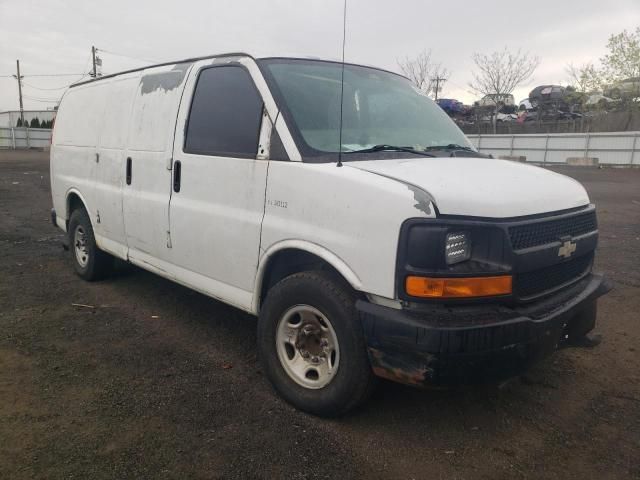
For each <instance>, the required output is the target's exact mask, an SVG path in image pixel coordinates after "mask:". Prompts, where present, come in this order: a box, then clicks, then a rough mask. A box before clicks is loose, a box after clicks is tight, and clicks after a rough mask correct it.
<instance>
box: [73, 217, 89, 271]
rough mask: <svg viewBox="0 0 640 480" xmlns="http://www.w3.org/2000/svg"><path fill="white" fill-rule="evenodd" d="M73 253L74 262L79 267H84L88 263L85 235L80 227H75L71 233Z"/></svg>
mask: <svg viewBox="0 0 640 480" xmlns="http://www.w3.org/2000/svg"><path fill="white" fill-rule="evenodd" d="M73 251H74V252H75V254H76V260H77V261H78V264H79V265H80V266H81V267H83V268H84V267H86V266H87V263H89V249H88V248H87V234H86V232H85V231H84V228H82V225H78V226H77V227H76V230H75V232H73Z"/></svg>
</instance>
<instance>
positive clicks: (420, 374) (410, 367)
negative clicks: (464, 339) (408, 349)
mask: <svg viewBox="0 0 640 480" xmlns="http://www.w3.org/2000/svg"><path fill="white" fill-rule="evenodd" d="M412 357H415V358H411V359H410V360H409V359H407V355H406V353H404V354H398V355H394V354H393V353H388V352H383V351H382V350H378V349H376V348H373V347H369V359H370V360H371V368H372V370H373V373H374V374H375V375H377V376H378V377H381V378H385V379H387V380H392V381H394V382H399V383H404V384H406V385H414V386H425V385H427V384H428V383H429V380H430V379H431V377H432V375H433V369H432V368H431V367H430V366H429V364H430V363H431V362H432V361H433V356H432V355H430V354H428V353H416V354H414V355H412ZM418 357H419V358H418Z"/></svg>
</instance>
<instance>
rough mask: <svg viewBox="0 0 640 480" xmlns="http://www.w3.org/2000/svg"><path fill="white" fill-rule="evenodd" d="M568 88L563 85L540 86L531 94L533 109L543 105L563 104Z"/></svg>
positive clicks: (530, 99) (530, 100)
mask: <svg viewBox="0 0 640 480" xmlns="http://www.w3.org/2000/svg"><path fill="white" fill-rule="evenodd" d="M565 91H566V88H565V87H563V86H561V85H540V86H539V87H536V88H534V89H533V90H531V92H529V102H530V103H531V107H532V108H536V107H537V106H538V105H541V104H543V103H551V102H561V101H563V100H564V96H565Z"/></svg>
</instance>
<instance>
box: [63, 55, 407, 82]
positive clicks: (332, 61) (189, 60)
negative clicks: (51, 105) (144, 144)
mask: <svg viewBox="0 0 640 480" xmlns="http://www.w3.org/2000/svg"><path fill="white" fill-rule="evenodd" d="M224 57H249V58H252V59H254V60H256V58H255V57H254V56H253V55H251V54H249V53H245V52H232V53H220V54H216V55H205V56H202V57H192V58H185V59H184V60H177V61H173V62H162V63H156V64H153V65H145V66H144V67H138V68H132V69H130V70H123V71H122V72H116V73H110V74H109V75H104V76H102V77H97V78H92V79H89V80H84V81H82V82H78V83H74V84H72V85H71V86H70V87H69V88H73V87H77V86H79V85H85V84H87V83H92V82H98V81H100V80H104V79H106V78H113V77H117V76H118V75H124V74H127V73H132V72H140V71H142V70H147V69H149V68H155V67H166V66H169V65H178V64H180V63H193V62H198V61H200V60H207V59H209V58H224ZM264 58H283V59H292V60H315V61H320V62H331V63H342V62H341V61H340V60H326V59H322V58H317V57H294V56H291V57H287V56H269V57H264ZM344 63H345V65H359V66H366V67H370V68H375V69H376V70H382V71H384V72H389V73H393V74H394V75H398V76H400V77H404V75H402V74H399V73H397V72H392V71H390V70H385V69H384V68H380V67H375V66H372V65H361V64H355V63H350V62H344ZM405 78H406V77H405Z"/></svg>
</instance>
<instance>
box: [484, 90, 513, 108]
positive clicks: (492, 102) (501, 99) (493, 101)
mask: <svg viewBox="0 0 640 480" xmlns="http://www.w3.org/2000/svg"><path fill="white" fill-rule="evenodd" d="M515 104H516V101H515V100H514V98H513V95H511V94H510V93H508V94H495V93H492V94H489V95H485V96H484V97H482V98H481V99H480V100H478V101H477V102H475V103H474V106H476V107H495V106H500V105H515Z"/></svg>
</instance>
